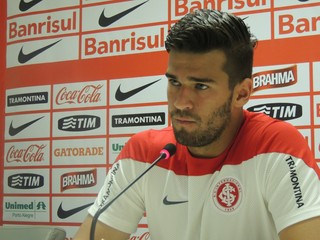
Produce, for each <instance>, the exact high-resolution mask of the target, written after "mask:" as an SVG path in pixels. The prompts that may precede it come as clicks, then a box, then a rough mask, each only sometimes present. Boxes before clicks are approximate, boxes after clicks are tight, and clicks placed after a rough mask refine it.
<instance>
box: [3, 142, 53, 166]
mask: <svg viewBox="0 0 320 240" xmlns="http://www.w3.org/2000/svg"><path fill="white" fill-rule="evenodd" d="M46 146H47V145H45V144H41V145H38V144H32V145H30V146H28V147H27V148H21V149H19V148H16V147H15V146H14V145H13V146H11V147H10V148H9V150H8V152H7V155H6V162H7V163H11V162H37V163H39V162H43V161H44V148H45V147H46Z"/></svg>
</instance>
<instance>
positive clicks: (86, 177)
mask: <svg viewBox="0 0 320 240" xmlns="http://www.w3.org/2000/svg"><path fill="white" fill-rule="evenodd" d="M60 180H61V192H64V191H66V190H68V189H73V188H88V187H92V186H95V185H96V184H97V169H92V170H89V171H83V172H69V173H65V174H63V175H62V176H61V179H60Z"/></svg>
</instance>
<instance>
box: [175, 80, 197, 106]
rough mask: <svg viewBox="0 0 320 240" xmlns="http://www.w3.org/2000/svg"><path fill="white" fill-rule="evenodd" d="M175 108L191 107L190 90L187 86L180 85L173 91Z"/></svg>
mask: <svg viewBox="0 0 320 240" xmlns="http://www.w3.org/2000/svg"><path fill="white" fill-rule="evenodd" d="M173 105H174V106H175V108H177V109H180V110H190V109H192V107H193V100H192V92H191V90H190V89H189V88H188V87H184V86H182V87H180V88H179V90H178V91H177V92H176V93H174V102H173Z"/></svg>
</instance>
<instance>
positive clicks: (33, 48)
mask: <svg viewBox="0 0 320 240" xmlns="http://www.w3.org/2000/svg"><path fill="white" fill-rule="evenodd" d="M197 8H212V9H221V10H225V11H229V12H233V13H235V14H237V15H239V16H241V17H243V18H245V21H246V22H247V24H249V25H250V26H251V30H252V32H253V33H255V35H256V36H257V37H258V39H259V40H260V42H259V44H258V47H257V50H256V55H255V62H254V76H253V80H254V94H253V96H252V100H251V102H250V103H249V104H248V105H247V106H246V108H248V109H249V110H250V111H256V112H264V113H265V114H267V115H270V116H272V117H274V118H278V119H282V120H284V121H288V122H290V123H292V124H293V125H294V126H296V127H297V128H298V129H299V131H300V132H301V134H302V135H303V136H305V139H306V141H307V142H308V143H309V146H310V148H311V149H312V152H313V153H314V155H315V158H316V159H317V161H318V162H319V163H320V52H319V50H320V49H319V42H320V37H319V28H320V16H319V13H320V4H319V2H318V0H309V1H308V0H201V1H200V0H199V1H197V0H193V1H187V0H168V1H165V0H162V1H159V0H135V1H125V0H69V1H64V0H55V1H53V0H10V1H9V0H8V1H1V3H0V11H1V13H0V20H1V21H0V24H1V28H0V29H1V30H0V31H1V34H0V37H1V48H0V51H1V52H0V53H1V59H0V61H1V62H0V64H1V85H0V86H1V89H0V90H1V94H0V96H1V106H0V107H1V120H0V121H1V122H0V123H1V125H0V129H1V130H0V133H1V138H0V139H1V142H0V154H1V164H0V170H1V184H0V191H1V199H0V203H1V206H2V207H1V209H0V214H1V222H0V223H1V225H11V224H19V225H20V224H23V225H56V226H61V227H64V228H65V229H66V230H67V239H72V236H73V234H74V233H75V231H76V229H77V227H78V226H79V224H80V223H81V221H82V220H83V218H84V217H85V215H86V213H87V209H88V207H89V206H90V204H92V202H93V201H94V199H95V196H96V194H97V192H98V190H99V188H100V186H101V185H102V183H103V180H104V176H105V175H106V172H107V171H108V169H109V167H110V165H111V164H112V163H113V162H114V160H115V158H116V156H117V154H118V153H119V151H120V150H121V149H122V147H123V146H124V144H125V143H126V141H127V140H128V138H129V137H130V136H131V135H132V134H134V133H136V132H139V131H141V130H144V129H148V128H157V129H158V128H163V127H165V126H168V125H169V124H170V119H169V116H168V111H167V107H166V84H167V83H166V79H165V77H164V72H165V70H166V59H167V53H166V52H165V51H164V40H165V36H166V33H167V31H168V29H169V28H170V26H171V24H173V23H174V22H175V21H176V20H177V19H179V18H180V17H182V16H183V15H184V14H186V13H187V12H190V11H192V10H194V9H197ZM148 238H149V234H148V229H147V218H146V217H144V218H143V219H142V221H141V224H140V227H139V230H138V231H137V233H135V234H133V235H132V237H131V239H148Z"/></svg>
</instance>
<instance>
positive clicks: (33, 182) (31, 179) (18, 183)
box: [8, 173, 44, 189]
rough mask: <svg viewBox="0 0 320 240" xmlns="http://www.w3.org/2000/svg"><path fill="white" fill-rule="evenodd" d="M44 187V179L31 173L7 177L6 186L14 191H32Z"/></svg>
mask: <svg viewBox="0 0 320 240" xmlns="http://www.w3.org/2000/svg"><path fill="white" fill-rule="evenodd" d="M43 185H44V177H43V176H41V175H38V174H33V173H19V174H14V175H11V176H9V177H8V186H9V187H11V188H15V189H34V188H40V187H43Z"/></svg>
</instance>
